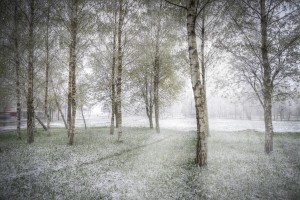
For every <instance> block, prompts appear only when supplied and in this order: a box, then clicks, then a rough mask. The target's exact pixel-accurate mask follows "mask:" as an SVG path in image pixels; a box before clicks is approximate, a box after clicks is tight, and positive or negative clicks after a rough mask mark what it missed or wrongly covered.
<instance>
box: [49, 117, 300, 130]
mask: <svg viewBox="0 0 300 200" xmlns="http://www.w3.org/2000/svg"><path fill="white" fill-rule="evenodd" d="M86 122H87V126H88V127H95V126H98V127H99V126H109V125H110V116H101V117H99V116H94V117H90V118H87V119H86ZM153 123H154V122H153ZM51 125H52V126H54V127H63V123H62V122H52V123H51ZM76 125H77V126H78V127H83V126H84V123H83V120H82V119H77V121H76ZM123 125H124V126H126V127H148V126H149V122H148V119H147V118H143V117H140V116H125V117H124V118H123ZM209 125H210V129H211V130H212V131H244V130H254V131H264V122H263V121H261V120H233V119H210V120H209ZM160 126H161V127H162V128H166V129H175V130H181V131H192V130H196V122H195V119H194V118H185V117H177V118H162V119H161V120H160ZM273 126H274V131H275V132H300V121H273Z"/></svg>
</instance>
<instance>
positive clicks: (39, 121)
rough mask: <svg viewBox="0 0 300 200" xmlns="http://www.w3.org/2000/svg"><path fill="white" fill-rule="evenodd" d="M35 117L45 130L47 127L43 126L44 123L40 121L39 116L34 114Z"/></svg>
mask: <svg viewBox="0 0 300 200" xmlns="http://www.w3.org/2000/svg"><path fill="white" fill-rule="evenodd" d="M35 119H37V121H38V122H39V124H40V125H41V126H42V127H43V129H44V130H45V131H47V127H46V126H45V124H44V123H43V122H42V120H40V118H39V117H38V116H36V115H35Z"/></svg>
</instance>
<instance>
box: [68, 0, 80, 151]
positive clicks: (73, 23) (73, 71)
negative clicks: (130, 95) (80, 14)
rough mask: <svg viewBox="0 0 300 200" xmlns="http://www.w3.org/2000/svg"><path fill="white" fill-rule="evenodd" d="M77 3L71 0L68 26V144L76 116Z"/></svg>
mask: <svg viewBox="0 0 300 200" xmlns="http://www.w3.org/2000/svg"><path fill="white" fill-rule="evenodd" d="M77 3H78V0H72V5H71V27H70V34H71V43H70V63H69V66H70V74H69V75H70V77H69V84H70V83H71V88H70V89H69V92H71V93H69V97H70V100H69V101H68V104H70V103H71V105H68V109H69V108H70V111H69V112H70V114H71V116H70V120H69V119H68V122H69V126H68V129H69V130H68V133H69V134H68V135H69V145H73V144H74V135H75V118H76V45H77V24H78V18H77V9H78V4H77ZM70 79H71V81H70ZM69 112H68V115H69ZM68 117H69V116H68Z"/></svg>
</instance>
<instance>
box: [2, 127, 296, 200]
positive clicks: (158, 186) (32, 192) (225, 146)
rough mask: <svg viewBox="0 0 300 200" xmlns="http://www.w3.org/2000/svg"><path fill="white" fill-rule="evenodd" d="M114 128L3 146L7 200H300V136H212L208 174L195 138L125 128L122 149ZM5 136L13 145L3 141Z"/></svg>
mask: <svg viewBox="0 0 300 200" xmlns="http://www.w3.org/2000/svg"><path fill="white" fill-rule="evenodd" d="M108 132H109V129H108V128H91V129H88V130H87V131H84V130H83V129H78V130H77V134H76V136H75V145H74V146H72V147H70V146H67V145H66V141H67V136H66V132H65V131H64V130H63V129H53V130H52V135H51V136H46V135H44V134H42V133H40V136H38V137H36V140H35V143H33V144H31V145H28V144H26V141H25V140H23V141H15V140H14V138H11V139H9V135H8V133H4V134H2V139H1V140H0V147H1V149H2V152H1V153H0V160H1V162H0V199H126V200H127V199H139V200H140V199H164V200H165V199H299V198H300V191H299V188H300V137H299V133H288V134H275V137H274V152H273V153H272V154H271V155H266V154H265V153H264V149H263V146H264V142H263V141H264V135H263V133H258V132H254V131H249V130H248V131H241V132H212V133H211V137H209V142H208V148H209V149H208V150H209V154H208V166H207V167H204V168H198V167H196V166H195V165H194V157H195V133H194V132H193V131H190V132H181V131H174V130H166V129H164V130H162V132H161V134H155V133H154V132H153V131H151V130H149V129H145V128H126V129H125V130H124V136H125V138H124V139H125V140H124V142H123V143H118V142H116V135H114V136H111V135H109V134H108ZM4 136H6V137H4Z"/></svg>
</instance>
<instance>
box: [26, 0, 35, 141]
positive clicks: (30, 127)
mask: <svg viewBox="0 0 300 200" xmlns="http://www.w3.org/2000/svg"><path fill="white" fill-rule="evenodd" d="M28 22H29V31H28V47H27V48H28V86H27V136H28V138H27V142H28V143H29V144H30V143H33V142H34V119H35V116H34V107H33V78H34V65H33V59H34V27H35V1H34V0H30V1H29V15H28Z"/></svg>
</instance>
